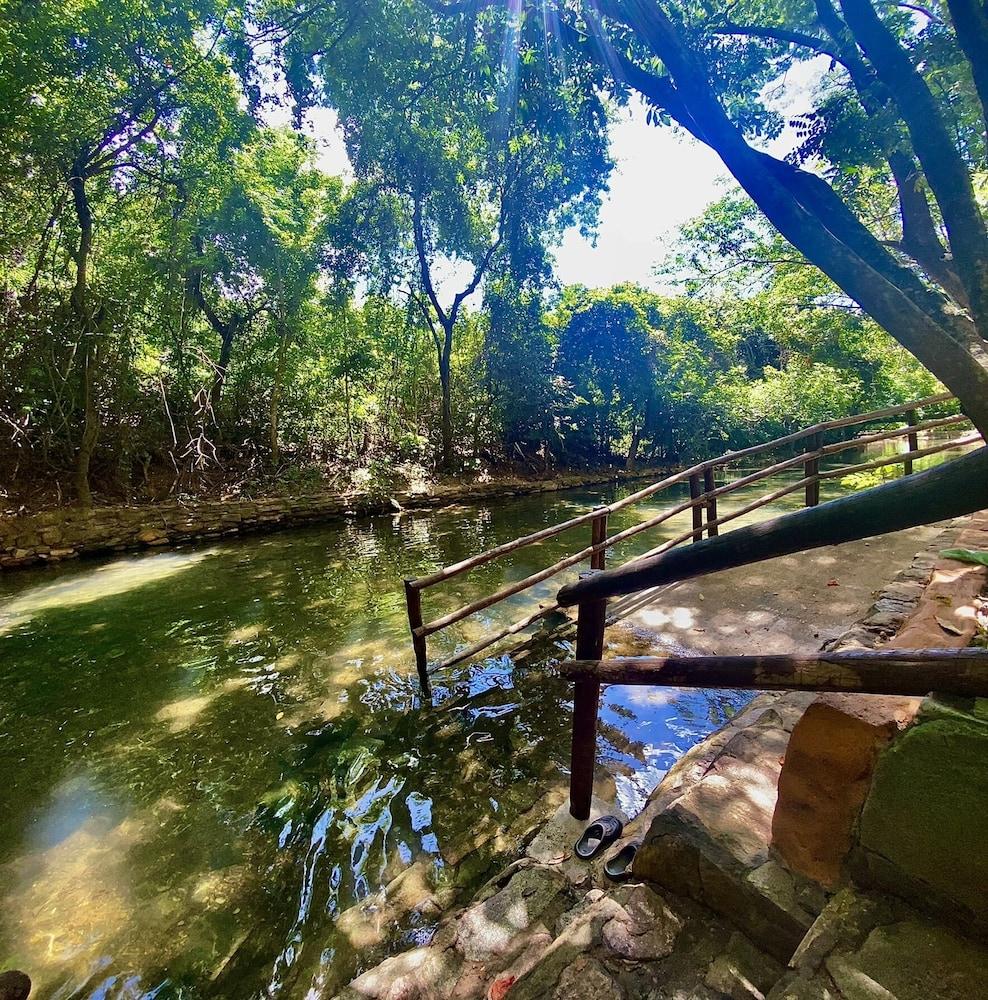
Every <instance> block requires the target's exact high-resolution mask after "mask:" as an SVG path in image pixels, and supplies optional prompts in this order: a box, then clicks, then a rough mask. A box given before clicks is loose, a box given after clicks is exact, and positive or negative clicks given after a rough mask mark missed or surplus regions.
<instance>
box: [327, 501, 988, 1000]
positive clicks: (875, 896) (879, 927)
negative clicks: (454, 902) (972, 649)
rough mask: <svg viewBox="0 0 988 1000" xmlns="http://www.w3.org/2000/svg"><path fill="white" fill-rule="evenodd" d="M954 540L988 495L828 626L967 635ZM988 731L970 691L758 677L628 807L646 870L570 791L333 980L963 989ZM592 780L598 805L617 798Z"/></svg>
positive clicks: (975, 528)
mask: <svg viewBox="0 0 988 1000" xmlns="http://www.w3.org/2000/svg"><path fill="white" fill-rule="evenodd" d="M954 545H960V546H963V547H972V548H985V547H986V546H988V517H985V516H983V515H982V516H979V517H975V518H971V519H962V520H960V521H958V522H954V523H952V524H950V525H946V526H942V528H941V530H940V531H938V532H936V533H935V537H933V538H932V539H927V540H926V544H925V545H924V548H923V550H922V551H920V552H919V553H918V554H917V555H915V556H914V558H913V559H912V561H911V562H910V563H909V565H908V566H907V567H906V568H905V569H903V570H902V571H901V572H900V573H898V574H897V575H896V576H895V577H894V578H893V579H891V580H890V582H888V583H886V584H885V586H884V587H882V588H880V589H879V590H878V591H877V592H875V593H874V603H872V605H871V607H870V608H869V609H868V611H867V613H865V614H864V615H863V616H860V617H859V620H858V621H857V622H855V623H854V624H853V625H851V627H850V628H847V629H846V630H845V631H844V632H843V634H841V635H840V636H839V637H832V638H831V639H830V641H828V642H827V643H826V645H827V647H828V648H855V647H862V646H865V647H875V646H880V645H885V644H888V645H889V646H893V647H894V646H901V647H930V646H963V645H966V644H967V643H968V642H970V641H971V638H972V635H973V631H974V627H975V626H974V622H975V620H976V610H977V607H978V604H979V601H980V594H981V593H982V591H983V589H984V586H985V577H986V571H985V569H984V568H983V567H976V566H971V565H965V564H958V563H956V562H953V561H951V560H946V559H944V558H943V557H940V556H939V555H938V553H939V551H940V550H941V549H942V548H946V547H951V546H954ZM899 565H901V563H899ZM886 579H888V577H887V578H886ZM749 642H754V643H756V644H757V642H758V639H757V638H754V639H749ZM657 693H661V692H657ZM986 744H988V724H986V717H985V713H984V707H983V706H980V707H979V706H978V705H977V704H974V705H970V704H961V703H958V702H956V700H952V701H951V702H950V703H949V704H948V703H944V702H942V701H938V700H937V699H935V698H933V697H931V698H928V699H926V700H925V701H923V702H922V704H921V703H920V701H919V699H908V698H885V697H875V696H833V695H829V696H828V695H824V696H819V697H815V696H814V695H813V694H812V693H787V694H768V695H762V696H760V697H758V698H756V699H755V700H754V701H753V702H752V703H751V704H750V705H749V706H748V707H747V708H746V709H744V710H743V711H742V712H741V713H739V714H738V715H737V716H736V717H735V718H734V719H732V720H731V722H730V723H729V724H728V725H727V726H726V727H724V728H723V729H721V730H720V731H719V732H717V733H715V734H713V735H712V736H710V737H708V738H707V739H706V740H704V741H702V742H701V743H699V744H697V745H696V746H695V747H694V748H693V749H692V750H690V751H688V752H687V753H686V754H685V755H684V756H683V757H682V758H681V759H680V760H679V762H678V763H677V764H676V765H675V766H674V767H672V768H671V769H670V770H669V772H668V773H667V775H666V776H665V778H664V779H663V780H662V781H661V782H660V783H659V785H658V786H657V788H656V789H655V790H654V791H653V793H652V795H651V796H650V799H649V802H648V805H647V806H646V808H645V809H644V810H643V811H642V812H641V813H640V814H639V815H638V816H637V817H635V818H634V820H633V821H632V822H631V823H629V824H628V825H627V826H626V829H625V837H624V839H625V841H627V840H630V839H639V840H641V841H642V842H643V846H642V848H641V849H640V850H639V853H638V857H637V859H636V862H635V868H634V879H633V881H632V883H631V884H629V885H625V886H620V887H615V886H614V885H613V884H612V883H609V882H608V881H607V880H606V879H605V878H603V877H602V871H601V866H600V862H599V861H598V862H595V863H593V864H592V865H589V866H588V865H585V864H581V863H579V862H577V861H576V859H575V858H573V856H572V843H573V842H574V840H575V839H576V838H577V836H579V832H580V829H581V828H582V824H578V823H576V822H575V821H573V820H572V819H571V818H570V817H569V816H568V812H567V809H566V805H565V804H563V805H562V806H560V808H559V809H558V811H557V812H556V814H555V815H554V816H553V818H552V819H550V820H549V821H548V822H547V823H546V824H545V825H544V826H543V827H542V828H541V829H540V830H539V831H538V832H537V833H536V834H535V836H534V837H533V836H529V837H528V838H526V839H525V840H524V841H522V842H521V843H520V844H519V846H518V857H517V858H516V859H515V860H514V861H513V862H512V863H511V864H510V865H509V866H508V867H507V868H506V869H505V870H504V871H503V872H502V873H501V874H500V875H498V876H496V877H495V878H494V879H492V880H491V881H490V882H488V883H487V884H486V885H485V886H484V888H483V889H482V890H481V891H480V892H479V893H478V894H477V895H476V896H475V897H474V899H473V900H472V901H471V902H470V903H469V904H468V905H467V906H465V907H464V908H463V909H460V910H456V911H447V913H446V915H445V917H444V918H443V919H442V920H440V921H439V923H438V927H437V930H436V932H435V934H434V935H433V936H432V939H431V941H430V942H429V943H428V944H426V945H422V946H420V947H418V948H414V949H412V950H411V951H406V952H404V953H403V954H400V955H396V956H394V957H393V958H390V959H388V960H387V961H385V962H384V963H382V964H381V965H380V966H378V967H376V968H373V969H370V970H368V971H367V972H365V973H364V974H363V975H361V976H359V977H358V978H357V979H355V980H354V981H353V982H352V983H351V984H350V986H349V987H348V988H347V989H346V990H344V991H343V992H341V993H339V994H338V1000H368V998H377V1000H385V998H391V997H396V996H401V997H408V998H423V1000H424V998H426V997H428V998H430V1000H444V998H452V997H457V998H468V997H477V998H480V997H487V998H494V997H496V998H498V1000H501V998H505V997H506V998H507V1000H513V998H515V997H517V998H519V1000H521V998H531V1000H535V998H540V997H552V998H553V1000H581V998H590V997H594V998H607V1000H628V998H638V997H646V996H648V997H667V996H668V997H672V996H689V997H691V998H694V1000H714V998H723V997H725V996H726V997H731V998H737V1000H766V998H768V1000H824V998H830V1000H857V998H863V997H875V998H878V997H882V998H884V1000H969V998H971V997H973V996H977V995H980V994H979V990H980V984H981V983H982V981H983V980H982V977H983V970H984V968H985V963H986V961H988V950H986V948H985V940H986V939H988V934H986V930H985V929H986V927H988V924H986V922H985V921H986V918H988V909H986V907H985V904H984V899H983V896H982V895H981V894H980V886H982V885H983V884H984V880H985V877H986V875H985V871H984V861H983V858H982V856H981V853H980V852H979V850H978V846H977V845H978V839H979V833H978V830H979V823H980V818H983V815H984V812H983V806H982V803H984V802H986V801H988V799H986V796H988V784H986V782H985V780H984V777H983V761H984V752H985V748H986ZM597 792H598V794H600V795H601V798H600V799H598V800H596V801H595V802H594V804H593V814H594V815H599V814H600V813H602V812H605V811H606V812H618V810H617V808H616V806H615V804H614V802H613V799H611V800H610V801H608V796H607V791H606V790H605V789H604V788H602V787H598V788H597ZM979 817H980V818H979ZM322 995H325V996H329V995H332V991H330V992H328V993H326V994H322Z"/></svg>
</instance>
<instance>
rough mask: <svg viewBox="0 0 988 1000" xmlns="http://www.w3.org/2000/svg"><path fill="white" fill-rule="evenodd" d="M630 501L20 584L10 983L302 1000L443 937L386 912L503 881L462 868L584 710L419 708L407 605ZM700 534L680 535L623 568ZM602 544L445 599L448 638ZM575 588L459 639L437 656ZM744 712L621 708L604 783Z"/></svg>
mask: <svg viewBox="0 0 988 1000" xmlns="http://www.w3.org/2000/svg"><path fill="white" fill-rule="evenodd" d="M774 485H777V484H774ZM771 488H773V484H771V483H766V484H759V485H758V486H757V487H755V488H753V491H752V492H750V493H746V494H744V495H741V496H738V497H736V498H735V499H734V500H733V501H732V502H734V503H738V504H741V503H744V502H747V501H748V500H750V499H751V498H752V497H754V496H757V495H760V494H761V493H765V492H769V490H770V489H771ZM833 488H834V489H836V488H838V487H837V486H836V485H835V486H834V487H833ZM681 495H685V491H683V492H682V494H681ZM615 496H616V494H615V493H614V492H613V491H610V490H601V491H583V492H579V493H569V494H566V495H553V494H542V495H537V496H533V497H527V498H515V499H513V500H510V501H505V500H499V501H497V502H496V504H490V505H486V504H481V505H476V506H467V505H464V506H460V507H457V508H454V509H449V510H445V511H439V512H410V513H406V514H404V515H402V516H400V517H382V518H376V519H369V520H362V521H348V522H344V523H339V524H333V525H326V526H323V527H314V528H311V529H306V530H302V531H296V532H291V533H283V534H278V535H272V536H269V537H264V538H255V539H242V540H238V541H235V542H230V543H228V544H222V545H213V546H210V547H209V548H202V549H196V550H185V551H181V552H174V553H158V554H153V555H144V556H135V557H129V558H127V559H114V560H108V561H107V562H106V563H104V564H102V565H97V564H93V563H87V564H77V565H75V566H63V567H61V568H57V569H46V570H37V571H25V572H23V573H19V574H16V575H10V576H8V577H5V578H3V579H0V684H2V690H3V691H4V697H3V700H2V702H0V767H2V774H3V779H4V787H3V791H2V793H0V794H2V800H0V806H2V808H0V959H2V960H3V962H4V963H5V964H10V965H15V966H20V967H23V968H25V969H26V970H27V971H28V972H29V973H30V974H31V976H32V978H34V979H35V981H36V984H37V996H39V997H42V998H45V997H55V998H59V1000H76V998H96V997H105V998H123V997H143V998H150V997H155V998H160V1000H178V998H182V1000H198V998H212V997H229V998H236V1000H247V998H252V997H272V998H273V997H278V998H281V997H285V998H302V997H309V996H311V997H317V996H322V995H327V996H328V995H332V993H333V992H334V991H335V990H336V989H337V988H338V987H339V986H341V985H342V984H343V983H345V982H346V981H348V980H349V979H350V978H351V977H352V976H353V975H354V974H355V973H356V972H357V971H358V970H359V968H360V967H361V964H362V963H363V962H367V961H370V960H372V959H373V958H375V957H378V956H379V955H380V953H381V951H382V950H383V949H386V948H388V947H392V946H395V945H396V944H397V943H407V942H409V941H414V940H416V935H421V934H423V933H425V932H427V930H428V928H429V926H430V923H429V921H430V920H431V919H433V917H432V916H430V915H429V913H427V912H426V911H424V910H423V911H413V912H412V913H411V914H410V915H409V916H408V917H407V919H405V920H404V922H395V921H393V920H391V918H387V919H385V917H383V916H381V913H380V911H377V910H375V907H377V905H378V904H377V902H376V901H377V898H378V897H377V895H376V894H377V893H378V891H379V890H380V888H381V886H382V885H383V884H385V883H386V882H388V881H390V880H391V879H394V878H395V877H396V876H397V875H399V874H401V873H402V872H405V873H406V874H407V877H408V878H409V879H411V880H413V881H410V883H409V885H410V886H411V887H412V888H410V889H409V892H410V893H412V891H413V889H414V894H415V898H416V899H419V898H424V897H425V896H427V895H428V893H429V892H431V891H437V892H439V891H445V890H446V889H448V888H449V887H450V886H458V885H465V884H467V883H468V881H469V879H473V880H474V881H476V880H477V879H478V878H480V877H482V876H483V875H484V869H483V867H482V866H476V865H475V866H474V867H472V868H471V867H470V866H471V864H472V862H465V861H464V858H469V857H470V854H469V851H470V848H471V846H472V845H474V844H476V843H483V842H484V838H485V837H487V838H489V837H490V836H492V835H493V834H494V833H497V831H499V830H501V829H502V828H504V827H507V826H508V825H509V824H510V823H511V822H513V821H514V820H515V818H516V817H518V816H519V815H521V814H523V813H524V812H525V811H526V810H529V809H531V808H532V807H533V806H535V805H536V804H537V803H538V802H539V801H540V800H542V799H543V798H544V796H545V790H546V789H547V788H548V787H550V786H552V785H553V784H559V783H562V782H564V781H565V775H566V767H567V764H568V754H569V724H570V711H571V705H570V702H569V699H570V697H571V691H570V689H569V686H568V685H566V684H564V683H562V682H560V681H558V680H556V679H553V678H551V677H548V676H546V675H545V674H544V673H542V672H540V671H539V670H538V669H537V667H532V668H526V669H517V670H513V669H512V665H511V663H510V661H508V660H507V658H505V657H503V656H492V657H491V658H489V659H488V660H486V661H484V662H482V663H476V664H466V665H463V666H461V667H460V668H458V669H455V670H453V671H449V672H446V673H444V674H442V675H439V676H437V678H436V685H435V703H434V706H433V707H431V708H426V709H422V710H420V705H419V691H418V685H417V681H416V679H415V672H414V669H413V665H412V662H411V656H410V650H409V648H408V646H409V644H408V641H407V631H406V629H407V626H406V621H405V613H404V606H403V602H402V597H401V585H400V581H401V579H402V578H403V577H405V576H413V575H418V574H422V573H425V572H428V571H429V570H431V569H434V568H436V567H438V566H440V565H442V564H445V563H449V562H453V561H455V560H457V559H461V558H464V557H466V556H467V555H470V554H472V553H474V552H476V551H478V550H479V549H481V548H484V547H487V546H491V545H496V544H499V543H501V542H504V541H507V540H508V539H510V538H513V537H516V536H517V535H518V534H519V533H520V532H528V531H535V530H537V529H538V528H540V527H543V526H546V525H549V524H552V523H554V522H556V521H559V520H562V519H564V518H566V517H568V516H570V515H571V514H572V513H573V512H575V511H577V510H584V509H586V508H587V507H588V506H590V505H592V504H595V503H599V502H601V501H605V500H608V499H611V498H613V497H615ZM798 503H799V500H798V498H796V497H792V498H788V500H786V501H783V502H782V503H781V504H779V505H776V506H775V508H774V510H776V511H777V510H780V509H785V507H786V506H787V505H791V506H796V505H798ZM658 507H659V505H658V504H657V503H656V504H645V505H643V506H642V507H641V508H637V509H636V510H633V511H622V512H621V513H620V514H618V515H616V516H615V517H614V518H613V519H612V528H613V529H615V530H621V529H622V528H623V527H628V526H630V525H631V524H634V523H637V522H638V521H639V520H640V519H643V518H646V517H649V516H651V515H652V514H653V513H655V512H656V511H657V510H658ZM721 509H722V510H725V509H729V508H728V505H727V504H726V503H722V505H721ZM759 516H764V514H761V515H759ZM687 527H688V522H687V520H686V518H685V517H681V518H676V519H673V520H672V521H670V522H668V523H667V524H665V525H663V526H662V529H661V531H660V532H655V533H651V532H647V533H644V534H643V535H642V536H640V537H639V538H637V539H636V540H635V541H634V543H633V544H629V545H628V546H626V547H625V548H624V549H622V551H621V552H620V553H619V554H618V557H617V558H620V559H623V558H627V557H629V556H630V555H632V554H634V553H635V552H640V551H644V550H645V549H646V548H649V547H652V546H654V545H656V544H658V543H659V542H660V541H661V540H662V539H663V538H666V537H671V536H672V535H673V534H676V533H678V532H680V531H682V530H684V529H685V528H687ZM585 534H586V533H585V532H577V533H568V534H567V535H564V536H560V537H558V538H555V539H551V540H547V541H546V542H544V543H542V544H541V545H537V546H532V547H531V548H529V549H526V550H521V551H519V552H517V553H515V554H514V555H513V556H512V558H511V559H510V560H508V561H504V562H499V563H492V564H488V565H486V566H483V567H480V568H478V570H477V571H476V572H475V573H472V574H470V575H468V576H466V577H463V578H460V579H459V580H457V582H456V585H455V586H449V587H445V588H439V589H437V591H436V592H430V593H429V594H428V595H427V605H428V607H427V614H441V613H443V612H445V611H448V610H451V609H452V608H454V607H457V606H459V605H461V604H463V603H465V602H466V601H468V600H472V599H474V598H477V597H479V596H481V595H482V594H484V593H487V592H489V591H490V590H492V589H494V588H496V587H498V586H500V585H503V584H504V583H505V582H506V581H508V580H513V579H518V578H520V577H522V576H525V575H527V574H529V573H531V572H533V571H534V570H536V569H538V568H541V567H542V566H545V565H547V564H548V563H549V562H552V561H554V560H556V559H558V558H561V557H562V555H564V554H567V553H568V552H570V551H573V549H574V548H575V547H577V546H582V545H583V544H585V542H586V539H585V537H584V536H585ZM636 545H637V546H639V547H638V548H637V549H636V548H635V546H636ZM575 572H576V571H575V570H574V575H575ZM559 583H560V581H559V580H554V581H551V582H547V583H546V584H545V585H544V587H541V588H538V589H537V591H533V592H529V593H527V594H522V595H518V596H517V597H516V598H514V599H513V600H512V601H510V602H507V604H506V605H505V606H503V607H498V608H493V609H490V610H489V611H488V612H487V613H485V614H484V615H480V616H477V619H476V620H471V621H469V622H465V623H464V624H463V627H462V628H461V629H459V630H456V629H451V630H450V631H449V633H447V634H444V635H442V636H439V637H437V638H436V639H435V641H433V642H432V646H431V653H432V655H433V656H434V657H435V658H439V657H441V656H445V655H449V654H450V653H452V652H453V651H454V649H456V648H457V647H458V646H460V645H462V644H463V643H466V642H470V641H472V640H474V639H476V638H477V637H478V636H479V635H480V634H481V633H482V632H483V631H485V630H486V629H487V628H488V627H490V626H491V625H492V624H495V623H496V624H503V623H505V622H507V621H510V620H514V619H515V618H516V617H518V616H519V615H520V614H521V613H523V612H524V611H525V610H526V609H528V610H530V609H532V608H533V607H534V605H535V603H536V602H538V601H540V600H543V601H544V600H546V599H548V598H550V597H551V596H552V595H553V594H554V593H555V590H556V588H557V587H558V586H559ZM665 613H666V614H669V615H672V616H676V615H678V614H680V611H678V610H676V609H675V608H669V609H666V610H665ZM746 698H747V696H746V695H742V694H732V693H725V692H655V691H648V690H645V689H637V688H611V689H608V691H607V693H606V697H605V700H604V704H603V706H602V711H601V729H602V739H601V760H602V764H603V766H604V767H605V768H606V769H607V771H608V772H609V773H610V774H611V775H612V777H613V778H614V780H615V783H616V785H617V788H618V794H619V798H620V801H621V804H622V806H623V807H624V808H625V809H627V810H628V811H631V812H633V811H635V810H636V809H637V808H638V806H639V805H640V804H641V803H642V802H643V800H644V798H645V796H647V794H648V792H649V791H650V789H651V788H652V786H654V784H655V783H656V781H658V780H659V778H660V777H661V775H662V774H663V773H664V772H665V771H666V770H667V769H668V767H669V766H670V765H671V764H672V763H673V762H674V761H675V760H676V758H677V757H678V756H679V755H680V754H681V753H682V752H683V750H685V749H686V748H687V747H689V746H690V745H692V744H693V743H694V742H696V740H698V739H699V738H701V737H702V736H703V735H704V734H705V733H707V732H709V731H710V730H711V729H712V728H715V727H716V726H718V725H720V724H721V723H722V722H723V721H724V720H725V719H727V718H728V717H729V716H730V715H731V714H732V713H733V712H735V711H737V710H738V708H739V707H740V706H741V705H743V704H744V702H745V700H746ZM403 877H405V876H403ZM361 904H363V908H361ZM375 949H377V950H376V951H375Z"/></svg>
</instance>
